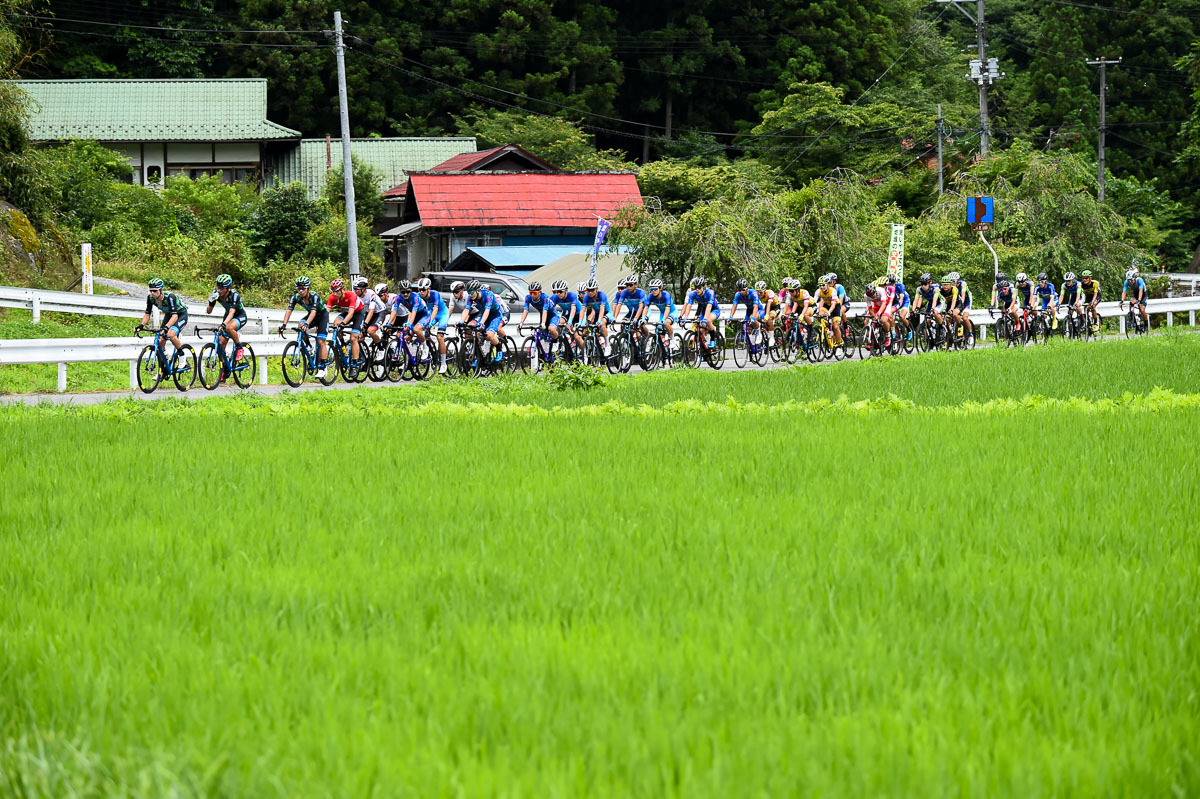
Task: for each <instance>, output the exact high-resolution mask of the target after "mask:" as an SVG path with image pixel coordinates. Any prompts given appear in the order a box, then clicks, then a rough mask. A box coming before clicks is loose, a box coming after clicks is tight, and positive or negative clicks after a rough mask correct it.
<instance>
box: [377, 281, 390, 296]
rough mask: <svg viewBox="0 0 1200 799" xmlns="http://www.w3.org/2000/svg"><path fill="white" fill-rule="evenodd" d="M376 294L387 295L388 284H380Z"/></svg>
mask: <svg viewBox="0 0 1200 799" xmlns="http://www.w3.org/2000/svg"><path fill="white" fill-rule="evenodd" d="M375 293H376V294H387V293H388V284H387V283H380V284H379V285H378V286H376V287H375Z"/></svg>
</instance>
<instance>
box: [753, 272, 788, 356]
mask: <svg viewBox="0 0 1200 799" xmlns="http://www.w3.org/2000/svg"><path fill="white" fill-rule="evenodd" d="M754 290H755V291H757V292H758V299H759V302H761V303H762V306H763V316H762V323H763V326H764V327H766V328H767V337H768V341H769V343H770V344H771V345H774V344H775V320H776V319H778V318H779V314H780V310H781V307H782V303H783V301H782V300H781V299H779V295H777V294H776V293H775V292H774V291H772V290H771V289H769V288H767V281H765V280H760V281H758V282H757V283H755V284H754Z"/></svg>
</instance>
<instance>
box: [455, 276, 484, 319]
mask: <svg viewBox="0 0 1200 799" xmlns="http://www.w3.org/2000/svg"><path fill="white" fill-rule="evenodd" d="M450 313H452V314H454V315H455V316H457V317H459V320H460V321H461V322H462V323H463V324H464V325H465V324H467V323H468V322H470V321H471V319H472V318H474V317H475V316H478V315H479V314H478V311H476V310H475V307H474V306H473V305H472V304H471V297H470V295H468V294H467V284H466V283H464V282H462V281H461V280H456V281H454V282H453V283H451V284H450Z"/></svg>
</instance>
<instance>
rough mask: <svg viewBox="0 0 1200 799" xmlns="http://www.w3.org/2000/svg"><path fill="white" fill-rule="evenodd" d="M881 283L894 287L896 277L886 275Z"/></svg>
mask: <svg viewBox="0 0 1200 799" xmlns="http://www.w3.org/2000/svg"><path fill="white" fill-rule="evenodd" d="M883 282H884V283H887V284H888V285H889V286H894V285H896V276H895V275H888V276H887V277H885V278H884V279H883Z"/></svg>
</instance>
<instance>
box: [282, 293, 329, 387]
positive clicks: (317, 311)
mask: <svg viewBox="0 0 1200 799" xmlns="http://www.w3.org/2000/svg"><path fill="white" fill-rule="evenodd" d="M297 305H299V306H300V307H301V308H303V309H304V312H305V317H304V321H303V322H301V323H300V325H299V327H302V328H308V327H311V326H312V325H316V326H317V370H316V371H315V372H313V377H315V378H317V379H318V380H320V379H321V378H322V377H324V376H325V367H326V361H327V360H328V358H329V344H328V343H327V342H328V339H329V311H328V310H327V309H326V308H325V303H323V302H321V295H320V294H318V293H317V292H315V291H313V290H312V280H311V279H310V278H308V277H304V276H301V277H298V278H296V293H295V294H293V295H292V298H291V300H289V301H288V307H287V312H286V313H284V315H283V323H282V324H281V325H279V332H281V333H282V332H283V329H284V328H285V327H287V323H288V321H289V320H290V319H291V318H292V311H294V310H296V306H297Z"/></svg>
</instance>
